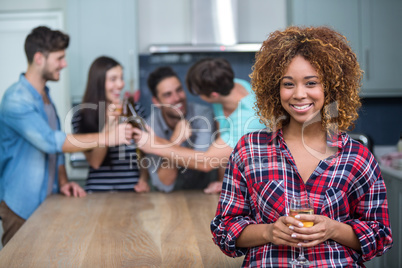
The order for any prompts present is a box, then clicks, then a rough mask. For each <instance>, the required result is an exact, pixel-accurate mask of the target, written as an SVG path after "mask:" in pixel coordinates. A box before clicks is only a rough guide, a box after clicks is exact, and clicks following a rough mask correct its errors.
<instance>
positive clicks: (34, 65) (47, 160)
mask: <svg viewBox="0 0 402 268" xmlns="http://www.w3.org/2000/svg"><path fill="white" fill-rule="evenodd" d="M68 44H69V36H68V35H66V34H64V33H62V32H60V31H53V30H51V29H49V28H47V27H44V26H40V27H37V28H35V29H33V30H32V31H31V33H30V34H29V35H28V36H27V38H26V40H25V53H26V56H27V60H28V68H27V71H26V73H23V74H21V75H20V78H19V81H18V82H16V83H14V84H13V85H12V86H10V87H9V88H8V89H7V90H6V92H5V94H4V96H3V99H2V101H1V104H0V125H1V128H0V201H1V203H0V217H1V220H2V225H3V236H2V243H3V245H5V244H6V243H7V242H8V241H9V240H10V239H11V238H12V237H13V236H14V234H15V233H16V232H17V231H18V229H19V228H20V227H21V226H22V224H23V223H24V222H25V221H26V220H27V219H28V218H29V217H30V216H31V214H32V213H33V212H34V211H35V210H36V208H38V207H39V205H40V204H41V203H42V202H43V201H44V200H45V198H46V197H47V196H48V195H50V194H52V193H57V192H60V193H62V194H64V195H66V196H74V197H83V196H85V195H86V193H85V191H84V190H83V189H82V188H81V187H80V186H79V185H78V184H76V183H74V182H69V181H68V178H67V173H66V169H65V166H64V154H63V152H76V151H85V150H90V149H93V148H95V147H98V146H99V147H102V146H109V145H110V146H112V145H117V144H121V143H127V144H129V139H130V138H131V137H132V130H133V128H132V127H131V126H126V125H125V124H121V125H118V127H116V126H117V124H113V125H112V124H110V125H109V126H107V127H105V128H104V129H103V131H102V132H101V133H91V134H75V135H72V134H67V135H66V134H65V133H64V132H62V131H61V130H60V121H59V118H58V116H57V113H56V109H55V107H54V104H53V102H52V100H51V99H50V96H49V89H48V87H47V86H46V82H47V81H58V80H59V78H60V71H61V70H62V69H63V68H65V67H66V66H67V63H66V60H65V50H66V48H67V47H68Z"/></svg>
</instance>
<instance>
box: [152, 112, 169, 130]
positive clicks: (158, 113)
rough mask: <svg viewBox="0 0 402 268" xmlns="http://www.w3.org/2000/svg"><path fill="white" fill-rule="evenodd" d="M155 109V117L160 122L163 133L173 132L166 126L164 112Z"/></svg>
mask: <svg viewBox="0 0 402 268" xmlns="http://www.w3.org/2000/svg"><path fill="white" fill-rule="evenodd" d="M154 109H155V117H156V119H157V120H158V121H159V123H160V126H161V128H162V130H163V133H166V134H168V133H170V132H171V131H172V130H171V129H170V128H169V126H168V125H167V124H166V122H165V119H164V118H163V116H162V110H161V109H159V108H156V107H155V108H154Z"/></svg>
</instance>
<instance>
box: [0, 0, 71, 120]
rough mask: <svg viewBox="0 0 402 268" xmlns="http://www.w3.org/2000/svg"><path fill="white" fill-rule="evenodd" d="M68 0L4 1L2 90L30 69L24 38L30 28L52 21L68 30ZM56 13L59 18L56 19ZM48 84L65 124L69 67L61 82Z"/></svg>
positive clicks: (1, 7) (0, 59)
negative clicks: (66, 15)
mask: <svg viewBox="0 0 402 268" xmlns="http://www.w3.org/2000/svg"><path fill="white" fill-rule="evenodd" d="M65 1H66V0H35V1H32V0H0V13H1V14H2V21H1V22H0V23H1V33H0V35H1V36H2V37H3V38H4V40H1V42H2V43H1V46H0V48H1V52H0V62H1V64H2V66H1V69H2V72H1V73H2V76H6V77H4V78H3V79H2V80H1V81H0V87H1V88H0V93H3V92H4V91H5V90H6V89H7V88H8V87H9V86H10V85H11V84H12V83H14V82H16V81H17V80H18V78H19V75H20V73H22V72H25V71H26V67H27V63H26V58H25V52H24V40H25V37H26V35H27V34H28V33H29V31H30V29H32V28H34V27H36V26H38V25H41V24H43V23H45V24H46V23H51V24H52V25H54V27H56V28H57V29H59V30H62V31H65V20H64V18H65V16H64V14H65ZM55 14H56V15H57V18H54V16H55ZM59 18H60V20H59ZM7 24H10V27H7ZM49 26H50V25H49ZM50 27H52V26H50ZM54 27H53V28H54ZM17 42H18V43H17ZM9 59H14V60H9ZM48 86H49V87H50V89H51V90H50V95H51V97H52V99H53V101H54V102H55V105H56V108H57V110H58V113H59V116H60V119H61V121H62V126H63V118H64V117H65V115H66V114H67V111H68V109H69V107H70V94H69V91H68V88H69V72H68V68H67V69H64V70H63V71H62V73H61V78H60V81H59V82H57V83H55V82H50V83H48ZM0 97H1V95H0Z"/></svg>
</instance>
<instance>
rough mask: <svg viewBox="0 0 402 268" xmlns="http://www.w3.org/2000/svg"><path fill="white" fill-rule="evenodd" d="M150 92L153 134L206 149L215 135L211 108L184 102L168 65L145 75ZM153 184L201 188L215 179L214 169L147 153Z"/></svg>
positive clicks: (166, 188) (163, 188)
mask: <svg viewBox="0 0 402 268" xmlns="http://www.w3.org/2000/svg"><path fill="white" fill-rule="evenodd" d="M147 82H148V87H149V89H150V90H151V93H152V102H153V104H154V105H152V111H151V115H150V117H148V118H147V124H148V125H149V126H150V127H151V128H152V129H153V130H154V132H155V133H156V135H158V136H159V137H163V138H165V139H167V140H170V141H171V142H172V143H173V144H180V145H181V146H183V147H187V148H191V149H195V150H199V151H206V150H207V149H208V148H209V146H210V145H211V144H212V141H213V140H214V139H215V137H213V133H214V131H215V123H214V119H213V112H212V109H211V108H209V107H207V106H204V105H200V104H197V103H187V101H186V94H185V91H184V89H183V86H182V83H181V82H180V79H179V77H178V76H177V74H176V73H175V72H174V71H173V69H172V68H170V67H160V68H157V69H156V70H154V71H153V72H152V73H151V74H150V75H149V77H148V81H147ZM146 159H147V162H148V163H147V166H148V171H149V174H150V177H151V183H152V185H153V186H154V187H155V188H156V189H158V190H160V191H164V192H170V191H173V190H179V189H204V188H206V187H207V186H208V184H209V183H210V182H211V181H213V180H216V174H215V173H214V172H212V173H211V172H208V173H205V172H201V171H197V170H188V169H186V168H185V167H184V168H183V167H179V165H177V164H175V161H173V160H172V159H170V160H169V159H168V158H163V157H160V156H156V155H147V158H146Z"/></svg>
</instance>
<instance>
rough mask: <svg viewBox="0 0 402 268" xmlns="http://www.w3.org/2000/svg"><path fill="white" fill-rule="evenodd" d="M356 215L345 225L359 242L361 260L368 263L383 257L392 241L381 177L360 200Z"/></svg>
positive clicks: (384, 190)
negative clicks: (348, 226) (377, 257)
mask: <svg viewBox="0 0 402 268" xmlns="http://www.w3.org/2000/svg"><path fill="white" fill-rule="evenodd" d="M356 213H357V214H358V217H356V218H355V219H353V220H349V221H346V222H345V223H346V224H349V225H350V226H351V227H352V228H353V231H354V232H355V234H356V236H357V237H358V239H359V241H360V244H361V250H362V256H361V258H362V260H363V261H369V260H371V259H373V258H374V257H376V256H381V255H383V254H384V253H385V252H386V251H387V250H389V249H390V248H391V247H392V243H393V241H392V234H391V228H390V222H389V216H388V204H387V199H386V189H385V184H384V181H383V180H382V177H379V179H378V180H376V182H375V183H374V184H373V185H372V186H371V187H370V190H369V191H368V192H367V193H366V194H365V195H364V196H363V197H362V198H361V200H360V202H359V204H358V206H357V209H356Z"/></svg>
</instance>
